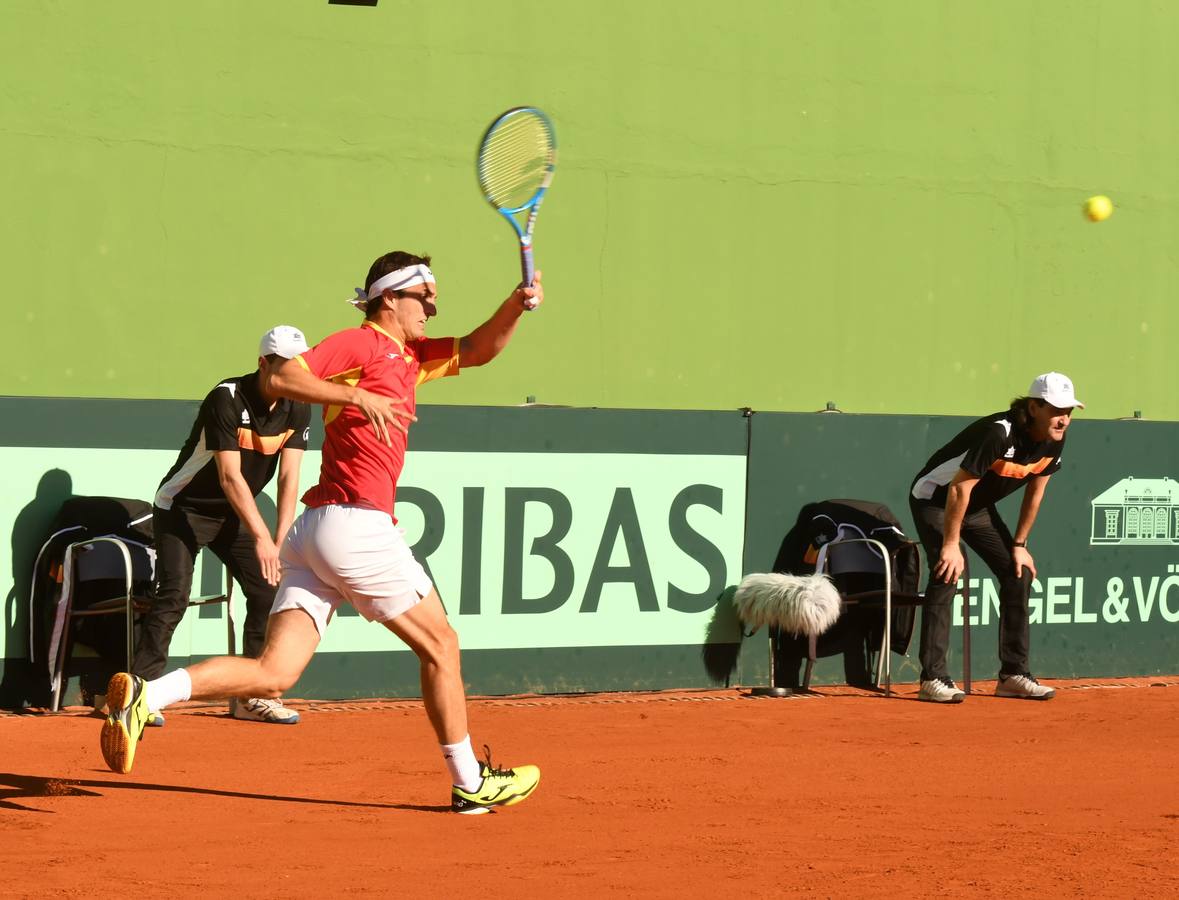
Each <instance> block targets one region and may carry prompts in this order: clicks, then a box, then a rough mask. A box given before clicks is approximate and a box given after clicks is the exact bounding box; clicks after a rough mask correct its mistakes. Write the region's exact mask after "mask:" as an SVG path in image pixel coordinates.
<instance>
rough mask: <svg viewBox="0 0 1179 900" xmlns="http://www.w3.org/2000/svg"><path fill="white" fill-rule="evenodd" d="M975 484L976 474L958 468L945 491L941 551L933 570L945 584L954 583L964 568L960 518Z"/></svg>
mask: <svg viewBox="0 0 1179 900" xmlns="http://www.w3.org/2000/svg"><path fill="white" fill-rule="evenodd" d="M976 484H978V478H977V477H976V476H974V475H971V474H970V473H969V472H967V471H966V470H965V469H959V470H958V474H957V475H955V476H954V480H953V481H951V482H950V485H949V488H948V490H947V493H946V519H945V530H944V531H943V532H942V552H941V555H940V556H939V557H938V561H937V565H936V566H935V567H934V570H933V574H934V575H935V576H937V577H938V578H940V579H941V580H942V581H944V582H945V583H946V584H955V583H956V582H957V581H958V579H959V578H961V577H962V570H963V569H965V568H966V557H965V556H964V555H963V553H962V519H963V518H964V517H965V516H966V507H967V505H968V504H969V503H970V494H971V492H972V491H973V490H974V486H975V485H976Z"/></svg>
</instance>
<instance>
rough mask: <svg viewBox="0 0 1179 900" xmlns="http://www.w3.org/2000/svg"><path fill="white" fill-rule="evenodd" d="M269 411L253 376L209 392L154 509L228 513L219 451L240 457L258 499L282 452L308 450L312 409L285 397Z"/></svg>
mask: <svg viewBox="0 0 1179 900" xmlns="http://www.w3.org/2000/svg"><path fill="white" fill-rule="evenodd" d="M269 407H270V405H269V404H268V403H267V402H266V400H265V398H263V396H262V393H261V391H260V389H259V385H258V372H257V371H254V372H250V373H249V374H248V375H241V376H239V377H237V378H227V379H226V380H225V381H222V382H221V383H220V384H219V385H217V387H215V388H213V390H211V391H210V392H209V394H208V396H206V397H205V399H204V402H202V403H201V409H200V412H199V413H198V414H197V418H196V422H194V423H193V426H192V431H191V432H190V433H189V435H188V440H187V441H185V443H184V446H183V447H182V448H181V450H180V455H179V456H178V457H177V458H176V463H175V464H174V465H173V466H172V468H171V469H169V470H168V474H167V475H165V476H164V480H163V481H161V482H160V488H159V490H158V491H157V492H156V499H155V505H156V506H158V507H160V508H162V509H172V508H173V507H179V508H183V509H191V510H193V511H195V512H200V513H204V514H206V515H228V514H230V513H232V512H233V507H232V506H231V505H230V503H229V500H228V499H227V498H226V496H225V492H224V491H222V490H221V480H220V478H219V477H218V475H217V461H216V460H215V459H214V458H213V454H214V453H215V452H217V451H220V450H237V451H239V452H240V453H241V472H242V478H244V479H245V482H246V484H247V485H249V487H250V491H251V493H253V495H254V496H255V497H257V496H258V494H259V493H260V492H261V491H262V488H264V487H266V484H267V483H268V482H269V481H270V479H271V478H273V477H274V471H275V469H276V468H278V454H279V451H280V450H282V449H283V447H291V448H292V449H296V450H305V449H307V435H308V426H309V424H310V422H311V407H310V406H308V405H307V404H306V403H299V402H297V401H295V400H287V399H285V398H283V399H280V400H279V401H278V402H277V403H275V404H274V409H270V408H269Z"/></svg>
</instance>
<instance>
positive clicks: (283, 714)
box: [209, 518, 299, 725]
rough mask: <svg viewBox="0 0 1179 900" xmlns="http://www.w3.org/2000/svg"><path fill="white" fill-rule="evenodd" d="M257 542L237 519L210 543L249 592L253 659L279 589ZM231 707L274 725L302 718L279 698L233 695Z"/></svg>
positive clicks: (246, 633) (245, 641)
mask: <svg viewBox="0 0 1179 900" xmlns="http://www.w3.org/2000/svg"><path fill="white" fill-rule="evenodd" d="M256 544H257V542H256V540H255V538H254V536H253V535H252V534H250V531H249V529H247V528H243V527H242V525H241V522H240V521H238V519H236V518H233V519H231V520H230V521H228V522H226V523H225V527H224V528H223V529H222V530H221V532H220V533H219V534H218V535H217V538H216V539H215V540H214V541H213V542H212V543H211V544H210V545H209V549H211V550H212V551H213V552H214V553H216V554H217V557H218V558H219V559H220V560H221V561H222V562H224V563H225V565H226V567H228V569H229V572H230V576H231V577H232V578H233V579H234V580H235V581H237V583H238V584H240V585H241V586H242V592H243V593H244V594H245V595H246V621H245V626H244V628H243V629H242V655H243V656H245V657H247V658H249V659H257V658H258V657H259V656H261V655H262V647H263V645H264V643H265V641H266V627H267V623H268V622H269V620H270V611H271V609H272V608H273V607H274V598H275V595H276V594H277V592H278V588H277V586H276V585H272V584H270V582H268V581H267V580H266V578H265V576H264V575H263V574H262V565H261V563H259V562H258V554H257V552H256V550H255V547H256ZM229 706H230V714H231V715H232V716H233V717H234V718H235V719H245V720H247V721H251V722H266V723H269V724H272V725H295V724H297V723H298V721H299V714H298V713H297V712H296V711H295V710H293V709H288V708H287V707H285V706H283V704H282V701H281V700H279V699H278V698H268V697H258V696H254V695H250V696H248V697H244V698H238V697H233V698H231V699H230V701H229Z"/></svg>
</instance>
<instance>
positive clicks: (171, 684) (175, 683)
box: [143, 669, 192, 712]
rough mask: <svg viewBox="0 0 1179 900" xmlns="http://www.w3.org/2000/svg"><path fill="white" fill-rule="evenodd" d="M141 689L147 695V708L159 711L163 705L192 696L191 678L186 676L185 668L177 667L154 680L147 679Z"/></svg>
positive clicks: (178, 701) (169, 704)
mask: <svg viewBox="0 0 1179 900" xmlns="http://www.w3.org/2000/svg"><path fill="white" fill-rule="evenodd" d="M143 690H144V693H145V694H146V695H147V708H148V709H150V710H151V711H152V712H159V711H160V710H161V709H163V708H164V707H165V706H171V705H172V704H173V703H182V702H183V701H185V700H187V699H189V698H190V697H191V696H192V679H191V678H189V677H188V670H187V669H177V670H176V671H175V672H169V673H168V674H167V675H162V676H160V677H159V678H157V679H156V680H155V681H149V682H148V683H147V684H146V685H145V686H144V689H143Z"/></svg>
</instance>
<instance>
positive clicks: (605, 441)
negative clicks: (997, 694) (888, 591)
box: [0, 398, 1179, 707]
mask: <svg viewBox="0 0 1179 900" xmlns="http://www.w3.org/2000/svg"><path fill="white" fill-rule="evenodd" d="M193 413H194V409H193V404H191V403H189V402H184V401H146V400H118V401H116V400H105V401H94V400H77V399H37V398H0V421H20V422H23V423H24V424H25V428H24V430H22V431H21V432H20V433H19V434H18V435H13V436H11V437H4V438H0V471H4V472H5V473H6V474H7V476H8V477H7V478H5V479H4V480H3V481H0V535H4V536H6V538H5V541H4V543H0V707H4V706H23V705H34V706H39V705H44V702H45V700H44V697H43V688H44V683H45V682H46V680H47V679H46V677H45V675H44V669H45V666H44V663H43V662H41V663H38V664H37V665H32V664H30V663H29V662H28V661H27V656H28V640H27V634H28V630H29V615H30V612H29V604H28V599H27V598H28V595H29V588H30V579H31V573H32V571H33V560H34V558H35V556H36V554H37V551H38V549H39V548H40V546H41V544H42V542H43V541H44V539H45V537H46V536H47V534H49V533H50V532H51V531H52V528H51V522H52V520H53V518H54V516H55V515H56V513H57V511H58V509H59V508H60V506H61V503H62V500H63V499H65V498H66V497H67V496H69V495H70V494H76V495H83V496H86V495H90V496H103V495H108V496H117V497H137V498H141V499H144V498H150V497H151V496H152V493H153V491H154V488H155V486H156V484H157V482H158V480H159V478H160V476H161V475H162V473H163V472H165V471H167V467H168V466H169V465H170V464H171V462H172V461H173V460H174V459H175V454H176V450H175V447H176V446H177V445H178V443H179V441H180V439H181V437H182V436H183V434H184V433H185V432H186V431H187V428H188V423H189V422H190V420H191V416H192V415H193ZM966 422H967V420H965V419H963V418H959V417H940V416H937V417H935V416H892V415H826V414H810V413H807V414H800V413H755V414H752V415H749V416H746V415H743V414H742V413H741V412H739V411H736V410H733V411H729V412H708V411H698V410H697V411H642V410H584V409H549V408H524V409H516V408H507V409H505V408H487V407H471V406H449V407H448V406H421V407H419V421H418V423H417V424H416V425H415V426H414V434H413V442H412V445H413V449H412V451H411V452H410V454H409V456H408V460H407V465H406V469H405V473H404V477H403V478H402V480H401V484H400V486H399V489H398V500H397V515H398V520H399V522H398V523H399V525H400V526H401V527H403V528H404V529H405V532H406V539H407V541H408V542H409V543H410V544H411V546H412V547H413V549H414V552H415V555H416V556H417V557H418V558H419V559H420V560H421V561H422V562H423V564H424V565H425V566H426V567H427V568H428V570H429V571H430V573H431V576H432V578H433V580H434V583H435V584H436V585H437V587H438V590H439V593H440V595H441V596H442V598H443V602H444V603H445V604H446V606H447V609H448V612H449V615H450V620H451V622H452V623H453V624H454V626H455V628H456V630H457V631H458V633H459V636H460V639H461V642H462V645H463V670H464V677H465V680H466V682H467V686H468V689H469V690H470V691H471V692H472V693H479V694H505V693H523V692H542V693H551V692H564V691H602V690H636V689H666V688H705V687H713V686H717V685H725V684H730V685H732V684H743V685H750V684H758V683H765V681H766V679H767V677H768V672H767V668H768V667H767V653H766V636H765V631H764V630H762V631H760V632H758V633H757V634H756V635H754V636H753V637H751V638H747V639H744V640H742V630H741V627H740V624H739V623H738V621H737V617H736V612H735V610H734V608H733V606H732V604H731V602H730V600H731V590H732V588H733V587H734V586H735V585H736V584H738V583H739V582H740V580H741V578H742V576H743V575H745V574H747V573H750V572H765V571H768V570H769V569H771V568H772V567H773V563H774V559H775V557H776V555H777V550H778V546H779V544H780V542H781V540H782V537H783V535H784V534H785V532H786V531H787V530H788V529H789V528H790V527H791V525H792V524H793V523H794V521H795V520H796V518H797V516H798V512H799V510H800V508H801V507H802V506H804V505H805V504H807V503H810V502H813V501H816V500H823V499H828V498H839V497H854V498H859V499H865V500H874V501H878V502H883V503H885V504H887V505H888V506H889V507H890V508H891V509H892V510H893V512H894V513H895V514H896V516H897V518H898V519H899V520H900V521H901V523H902V524H903V525H904V527H905V529H906V531H907V532H908V533H909V534H913V530H912V520H911V515H910V512H909V508H908V502H907V499H906V496H907V487H908V485H909V484H910V482H911V480H912V478H913V475H914V474H915V473H916V471H917V470H918V469H919V468H920V466H921V464H922V463H923V462H924V461H925V460H926V459H928V457H929V456H930V455H931V454H932V452H933V451H934V450H936V448H937V447H939V446H941V445H942V444H944V443H945V442H946V441H947V440H949V439H950V438H951V437H952V436H953V435H954V434H955V433H957V431H959V430H960V429H961V428H962V427H963V426H964V425H965V424H966ZM67 424H70V425H73V426H74V429H73V431H72V432H71V430H70V428H68V427H65V426H66V425H67ZM319 438H320V430H319V423H318V420H316V421H315V423H314V424H313V430H312V440H311V444H310V448H309V450H308V453H307V458H306V459H305V461H304V464H303V470H302V479H301V480H302V484H303V486H304V487H309V486H310V485H311V484H313V483H314V482H315V480H316V478H317V476H318V466H319V448H320V441H319ZM1063 459H1064V465H1063V468H1062V469H1061V471H1060V472H1059V473H1058V474H1056V475H1053V476H1052V479H1051V483H1050V485H1049V487H1048V492H1047V494H1046V496H1045V501H1044V504H1043V507H1042V509H1041V511H1040V514H1039V516H1038V518H1037V521H1036V524H1035V527H1034V529H1033V531H1032V535H1031V538H1030V540H1029V548H1030V550H1031V552H1032V554H1033V556H1034V558H1035V562H1036V567H1037V570H1038V575H1037V578H1036V580H1035V582H1034V583H1033V585H1032V591H1031V604H1030V606H1031V622H1032V654H1031V664H1032V666H1033V669H1034V671H1035V672H1036V674H1037V675H1041V676H1043V677H1046V678H1049V679H1054V678H1077V677H1087V678H1091V677H1117V676H1141V675H1154V674H1174V672H1175V670H1176V661H1177V660H1179V652H1177V650H1179V556H1177V551H1179V425H1176V424H1175V423H1168V422H1120V421H1113V422H1111V421H1093V420H1085V421H1078V422H1076V423H1075V424H1074V425H1073V426H1072V427H1071V428H1070V431H1069V438H1068V446H1067V447H1066V451H1065V454H1064V457H1063ZM1019 500H1020V498H1019V497H1017V496H1012V497H1008V498H1007V499H1005V500H1004V501H1003V502H1002V503H1001V504H1000V507H999V508H1000V510H1001V512H1002V513H1003V514H1004V516H1005V517H1006V518H1007V520H1008V522H1009V523H1014V521H1015V519H1016V517H1017V514H1018V504H1019ZM260 508H261V509H263V510H264V511H266V510H270V511H272V510H273V485H271V486H270V488H269V489H268V495H267V497H266V498H264V499H263V500H262V502H261V503H260ZM1146 510H1149V521H1150V526H1149V528H1148V529H1145V533H1144V529H1143V527H1142V522H1143V521H1144V519H1145V516H1146V515H1147V513H1146ZM1130 515H1133V516H1134V517H1135V523H1134V524H1133V525H1132V524H1131V523H1130V522H1129V521H1128V517H1129V516H1130ZM1111 517H1112V518H1111ZM10 576H11V577H10ZM195 583H196V584H197V585H198V586H199V587H198V591H199V593H201V594H214V593H219V592H220V590H219V589H220V567H219V566H218V565H217V563H216V560H215V559H213V558H212V557H211V554H209V553H208V552H206V553H205V554H204V558H203V560H202V565H201V567H200V570H199V572H198V574H197V577H196V581H195ZM958 596H959V599H958V600H956V602H955V612H954V633H953V635H952V637H951V643H950V658H949V663H950V671H951V673H952V674H954V675H955V677H959V676H960V675H961V673H962V671H963V661H962V657H961V656H960V655H959V650H958V648H959V647H960V643H959V641H960V638H961V630H960V629H961V628H962V627H963V625H964V623H965V621H967V620H969V621H970V622H971V624H972V632H971V634H972V636H973V641H974V645H973V646H974V651H973V655H972V666H971V671H972V674H973V677H974V678H976V679H981V678H991V677H994V674H995V670H996V667H997V659H996V646H997V622H998V606H997V604H998V597H997V585H996V579H995V578H994V577H993V576H992V574H991V573H990V572H989V571H988V570H987V569H986V568H985V567H984V566H983V565H982V564H981V563H979V562H978V560H977V559H975V558H974V557H973V556H972V557H971V568H970V572H969V578H968V580H966V582H965V583H963V584H962V585H960V589H959V595H958ZM963 598H964V599H965V606H964V604H963ZM42 609H43V607H38V610H42ZM242 609H243V604H242V603H241V602H239V603H238V620H237V621H238V623H239V626H240V623H241V619H242ZM38 614H39V613H38V611H34V613H33V615H38ZM114 624H115V626H116V627H117V622H116V623H114ZM225 643H226V637H225V620H224V618H223V608H222V607H221V606H210V607H204V608H203V609H202V610H201V611H200V612H195V611H190V612H189V613H188V614H187V615H186V616H185V617H184V620H183V621H182V622H181V624H180V626H179V628H178V629H177V631H176V634H175V636H174V638H173V641H172V645H171V657H172V663H173V664H174V665H183V664H187V663H189V662H190V661H192V660H194V659H199V658H201V657H204V656H209V655H214V654H218V653H223V652H224V650H225ZM239 646H240V644H239ZM116 655H117V654H116ZM916 656H917V641H916V640H914V641H913V642H912V644H911V645H910V648H909V656H908V657H902V656H900V655H894V657H893V672H894V677H895V679H896V680H897V681H898V682H900V681H909V682H912V681H915V680H916V679H917V677H918V674H919V671H918V664H917V660H916ZM91 662H93V661H91ZM846 662H847V658H846V657H845V656H844V655H843V654H838V655H833V656H829V657H825V658H823V659H821V660H820V662H819V665H818V666H817V668H816V673H815V681H816V683H831V682H841V681H843V680H844V678H845V674H844V673H845V669H844V666H845V663H846ZM78 663H79V664H78V665H76V666H72V667H71V671H72V674H73V675H85V674H86V673H87V670H86V666H87V665H88V664H87V663H86V660H85V659H84V658H83V659H81V660H79V661H78ZM90 674H93V669H91V670H90ZM107 674H109V673H107ZM73 681H74V686H73V687H72V688H71V690H70V691H69V692H67V697H69V698H76V696H77V689H78V688H80V687H81V681H80V679H73ZM102 682H103V679H102V678H98V683H99V685H101V683H102ZM418 690H419V686H418V672H417V666H416V665H415V664H414V662H413V660H412V654H411V653H410V652H409V650H408V649H406V648H405V646H404V645H403V644H401V643H400V642H399V641H396V640H394V639H392V638H391V637H390V635H389V634H388V633H387V632H386V631H385V630H384V629H382V628H379V627H376V626H374V625H371V624H370V623H367V622H365V621H364V620H362V619H361V618H360V617H358V616H357V615H356V613H355V612H354V611H352V610H351V609H350V608H344V609H341V611H340V612H339V614H338V615H337V617H336V618H335V619H334V620H333V622H332V624H331V626H330V627H329V629H328V631H327V633H326V636H325V638H324V640H323V642H322V644H321V645H320V647H319V652H318V653H317V654H316V657H315V660H314V661H313V663H312V665H311V667H310V668H309V669H308V671H307V672H306V674H305V675H304V676H303V677H302V678H301V680H300V682H299V684H298V686H297V688H296V689H295V692H296V693H297V695H298V696H302V697H357V696H369V697H371V696H397V695H409V696H413V695H416V693H417V692H418Z"/></svg>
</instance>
